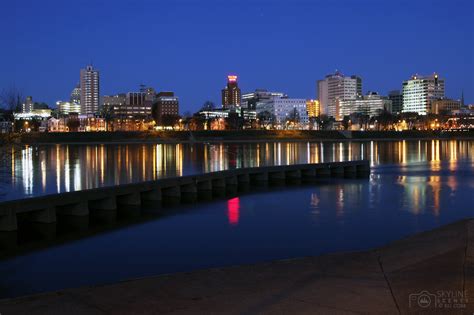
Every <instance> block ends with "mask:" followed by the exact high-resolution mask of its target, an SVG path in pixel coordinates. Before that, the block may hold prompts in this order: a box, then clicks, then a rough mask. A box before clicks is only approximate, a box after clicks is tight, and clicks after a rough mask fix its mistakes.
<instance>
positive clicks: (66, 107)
mask: <svg viewBox="0 0 474 315" xmlns="http://www.w3.org/2000/svg"><path fill="white" fill-rule="evenodd" d="M56 107H57V109H58V112H59V114H61V115H69V114H71V113H79V112H80V111H81V105H80V104H78V103H75V102H74V103H71V102H64V101H58V102H56Z"/></svg>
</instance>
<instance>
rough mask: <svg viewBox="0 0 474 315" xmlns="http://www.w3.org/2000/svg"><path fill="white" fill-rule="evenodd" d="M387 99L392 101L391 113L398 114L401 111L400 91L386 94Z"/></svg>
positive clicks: (401, 99)
mask: <svg viewBox="0 0 474 315" xmlns="http://www.w3.org/2000/svg"><path fill="white" fill-rule="evenodd" d="M388 99H389V100H391V101H392V113H393V114H400V113H401V112H402V110H403V94H402V93H400V90H393V91H390V92H388Z"/></svg>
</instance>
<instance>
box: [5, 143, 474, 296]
mask: <svg viewBox="0 0 474 315" xmlns="http://www.w3.org/2000/svg"><path fill="white" fill-rule="evenodd" d="M473 144H474V142H473V141H438V140H429V141H396V142H351V143H319V142H318V143H259V144H216V145H194V146H192V145H141V144H134V145H117V146H108V145H97V146H96V145H93V146H73V145H70V146H51V147H47V148H46V150H38V149H37V148H35V147H27V148H25V149H24V150H23V151H22V154H21V155H19V156H17V157H16V158H15V160H14V161H12V169H11V174H12V176H11V177H8V178H9V179H10V178H11V180H12V181H11V187H18V189H19V190H20V192H21V193H22V194H26V193H28V192H29V193H30V194H38V193H48V192H56V191H57V190H58V191H67V190H73V189H84V188H90V187H96V186H98V185H104V184H120V183H125V182H128V181H135V180H144V179H145V180H147V179H155V178H159V177H162V176H177V175H184V174H190V173H193V172H209V171H214V170H221V169H228V168H237V167H247V166H260V165H271V164H290V163H307V162H311V163H319V162H328V161H334V160H336V161H337V160H350V159H361V158H367V159H370V160H371V163H372V165H373V168H372V172H371V175H370V178H369V179H367V178H363V179H333V178H329V179H322V180H320V181H318V182H317V183H313V184H309V185H297V186H292V187H289V186H285V187H276V186H270V187H268V189H267V190H263V191H260V190H259V191H253V190H252V189H253V188H252V189H251V190H250V191H249V192H247V193H239V194H238V195H232V196H228V197H226V198H221V199H215V200H212V201H210V202H203V203H196V204H190V205H182V206H178V207H176V208H169V209H166V208H165V209H158V210H159V212H160V211H164V212H160V214H159V216H156V217H151V218H144V219H143V221H138V222H135V221H132V222H130V221H129V220H130V219H128V218H123V221H124V225H125V226H123V225H122V226H121V225H119V224H120V223H119V222H116V223H117V224H118V225H117V226H118V227H122V228H118V229H115V230H112V229H105V230H103V231H104V232H105V231H106V232H107V233H98V234H94V233H92V234H90V235H88V236H89V237H84V236H83V235H82V234H80V236H79V237H81V239H79V240H76V241H74V242H69V243H64V244H61V245H58V244H55V245H54V246H51V247H47V248H44V249H43V250H38V251H35V252H31V253H27V254H25V255H20V256H16V257H13V258H11V259H7V260H3V261H0V274H1V275H2V277H0V297H7V296H16V295H22V294H28V293H33V292H41V291H50V290H56V289H61V288H66V287H78V286H83V285H92V284H99V283H107V282H115V281H119V280H125V279H130V278H138V277H145V276H151V275H157V274H163V273H172V272H179V271H190V270H193V269H199V268H208V267H213V266H227V265H238V264H246V263H255V262H259V261H269V260H274V259H283V258H291V257H302V256H311V255H319V254H323V253H328V252H338V251H355V250H364V249H369V248H374V247H378V246H382V245H385V244H387V242H390V241H393V240H396V239H400V238H402V237H404V236H407V235H410V234H414V233H417V232H420V231H424V230H428V229H432V228H435V227H438V226H440V225H444V224H448V223H451V222H454V221H456V220H460V219H463V218H467V217H473V216H474V209H473V207H472V204H473V202H474V197H473V192H474V162H473V158H474V151H473V150H474V145H473ZM9 174H10V173H9ZM38 187H40V188H38ZM131 223H138V224H135V225H130V224H131ZM81 224H84V227H85V228H90V227H93V229H94V228H96V226H93V225H92V220H90V221H86V222H83V221H81ZM74 226H76V225H74ZM57 227H58V229H59V227H61V225H58V226H57ZM36 228H39V227H36ZM93 229H92V230H93ZM20 230H21V229H20ZM48 231H49V230H48ZM66 232H68V231H64V230H62V232H61V233H64V234H61V233H60V232H59V230H56V232H54V233H56V234H55V235H56V236H59V237H62V236H65V235H68V234H67V233H66ZM42 233H43V231H42ZM20 234H21V232H20V233H19V235H20ZM44 234H45V235H46V233H44ZM48 235H49V234H48ZM20 238H21V237H20ZM48 246H49V245H48ZM38 270H41V272H40V273H39V272H38Z"/></svg>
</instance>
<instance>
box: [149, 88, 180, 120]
mask: <svg viewBox="0 0 474 315" xmlns="http://www.w3.org/2000/svg"><path fill="white" fill-rule="evenodd" d="M152 112H153V119H154V120H155V123H156V124H157V125H159V126H161V125H163V123H164V121H163V118H164V116H178V115H179V99H178V97H176V96H175V95H174V93H173V92H160V93H158V94H157V96H156V101H155V103H154V104H153V109H152Z"/></svg>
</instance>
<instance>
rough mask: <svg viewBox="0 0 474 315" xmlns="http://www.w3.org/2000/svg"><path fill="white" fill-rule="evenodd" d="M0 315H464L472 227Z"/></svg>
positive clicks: (132, 284) (113, 288) (27, 305)
mask: <svg viewBox="0 0 474 315" xmlns="http://www.w3.org/2000/svg"><path fill="white" fill-rule="evenodd" d="M0 313H1V314H2V315H9V314H223V313H225V314H260V313H261V314H367V313H368V314H408V313H413V314H436V313H439V314H473V313H474V220H463V221H459V222H456V223H453V224H450V225H447V226H444V227H442V228H439V229H436V230H433V231H428V232H424V233H421V234H417V235H415V236H412V237H409V238H406V239H403V240H400V241H396V242H393V243H391V244H389V245H387V246H385V247H383V248H378V249H374V250H369V251H364V252H355V253H339V254H330V255H323V256H319V257H307V258H299V259H292V260H283V261H275V262H271V263H260V264H256V265H246V266H236V267H230V268H216V269H210V270H201V271H195V272H189V273H179V274H172V275H163V276H157V277H151V278H144V279H137V280H131V281H126V282H120V283H117V284H112V285H106V286H97V287H85V288H78V289H68V290H63V291H59V292H52V293H45V294H40V295H33V296H28V297H21V298H16V299H7V300H1V301H0Z"/></svg>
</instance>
